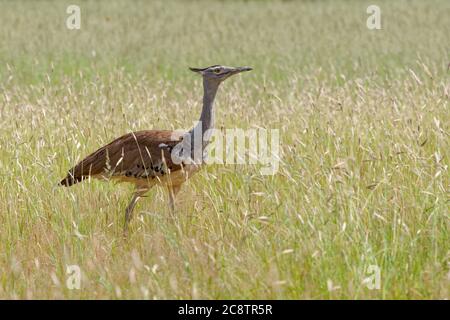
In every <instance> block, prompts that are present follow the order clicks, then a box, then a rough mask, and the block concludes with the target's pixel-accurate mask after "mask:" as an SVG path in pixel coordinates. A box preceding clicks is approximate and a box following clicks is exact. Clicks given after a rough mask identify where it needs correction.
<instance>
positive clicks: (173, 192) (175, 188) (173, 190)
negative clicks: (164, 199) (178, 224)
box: [168, 185, 181, 216]
mask: <svg viewBox="0 0 450 320" xmlns="http://www.w3.org/2000/svg"><path fill="white" fill-rule="evenodd" d="M168 189H169V207H170V213H171V214H172V215H173V216H174V215H175V198H176V196H177V194H178V192H180V189H181V185H169V186H168Z"/></svg>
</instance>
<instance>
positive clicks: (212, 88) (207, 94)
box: [190, 79, 220, 149]
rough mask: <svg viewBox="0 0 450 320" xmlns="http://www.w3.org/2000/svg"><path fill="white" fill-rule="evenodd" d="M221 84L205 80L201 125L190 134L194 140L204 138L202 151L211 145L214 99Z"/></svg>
mask: <svg viewBox="0 0 450 320" xmlns="http://www.w3.org/2000/svg"><path fill="white" fill-rule="evenodd" d="M219 84H220V83H219V82H218V81H211V80H207V79H203V108H202V113H201V115H200V120H199V123H198V124H197V125H196V126H195V127H194V128H192V129H191V131H190V134H191V136H192V137H193V138H194V139H195V137H199V136H201V137H202V141H203V142H202V144H201V145H202V149H203V148H205V147H206V146H207V145H208V143H209V140H210V138H211V132H212V131H211V130H210V129H214V99H215V97H216V93H217V89H218V88H219ZM197 130H198V131H197ZM208 130H210V131H208ZM205 132H206V134H205ZM200 134H201V135H200Z"/></svg>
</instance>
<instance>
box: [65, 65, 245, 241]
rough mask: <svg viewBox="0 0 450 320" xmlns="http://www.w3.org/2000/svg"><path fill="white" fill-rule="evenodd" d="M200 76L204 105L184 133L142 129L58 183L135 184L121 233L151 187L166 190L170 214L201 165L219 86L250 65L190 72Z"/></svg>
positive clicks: (82, 163) (93, 155) (98, 153)
mask: <svg viewBox="0 0 450 320" xmlns="http://www.w3.org/2000/svg"><path fill="white" fill-rule="evenodd" d="M189 69H190V70H191V71H193V72H195V73H197V74H200V75H201V76H202V78H203V107H202V111H201V115H200V119H199V121H198V122H197V123H196V124H195V125H194V126H193V127H192V128H191V129H190V130H189V131H186V132H183V131H176V130H143V131H137V132H131V133H127V134H125V135H123V136H121V137H119V138H117V139H115V140H113V141H112V142H110V143H109V144H107V145H105V146H103V147H101V148H99V149H98V150H96V151H95V152H93V153H91V154H90V155H88V156H87V157H86V158H84V159H83V160H82V161H80V162H79V163H78V164H77V165H75V166H74V167H73V168H71V169H70V170H69V171H68V173H67V175H66V176H65V177H64V179H62V180H61V181H60V183H59V185H60V186H65V187H70V186H72V185H74V184H77V183H80V182H82V181H84V180H87V179H90V178H95V179H100V180H104V181H116V182H126V183H131V184H134V187H135V188H134V192H133V195H132V197H131V201H130V202H129V204H128V206H127V207H126V209H125V221H124V226H123V231H124V234H125V235H126V234H128V226H129V223H130V221H131V220H132V216H133V210H134V208H135V206H136V203H137V202H138V201H139V199H140V198H142V197H143V196H144V195H145V194H146V193H147V192H148V191H149V190H150V189H151V188H152V187H153V186H155V185H161V186H165V187H166V189H167V191H168V193H169V207H170V211H171V212H172V213H174V212H175V199H176V196H177V194H178V193H179V191H180V189H181V186H182V184H183V183H184V182H185V181H186V180H188V179H189V178H190V177H192V175H193V174H194V173H196V172H197V171H199V170H200V169H201V167H202V166H203V164H204V159H205V157H206V153H207V152H206V147H207V146H208V144H209V142H210V140H211V130H212V129H214V101H215V98H216V94H217V90H218V88H219V86H220V84H221V83H222V82H223V81H224V80H226V79H228V78H229V77H231V76H233V75H236V74H238V73H241V72H245V71H250V70H252V68H251V67H227V66H222V65H213V66H210V67H206V68H189Z"/></svg>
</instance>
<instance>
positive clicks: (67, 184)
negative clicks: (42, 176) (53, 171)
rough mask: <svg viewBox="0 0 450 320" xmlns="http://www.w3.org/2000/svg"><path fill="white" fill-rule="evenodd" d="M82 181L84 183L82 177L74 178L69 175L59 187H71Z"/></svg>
mask: <svg viewBox="0 0 450 320" xmlns="http://www.w3.org/2000/svg"><path fill="white" fill-rule="evenodd" d="M80 181H83V178H82V177H74V176H73V175H71V174H68V175H67V176H66V177H65V178H64V179H62V180H61V181H60V182H59V185H60V186H63V187H70V186H72V185H74V184H75V183H78V182H80Z"/></svg>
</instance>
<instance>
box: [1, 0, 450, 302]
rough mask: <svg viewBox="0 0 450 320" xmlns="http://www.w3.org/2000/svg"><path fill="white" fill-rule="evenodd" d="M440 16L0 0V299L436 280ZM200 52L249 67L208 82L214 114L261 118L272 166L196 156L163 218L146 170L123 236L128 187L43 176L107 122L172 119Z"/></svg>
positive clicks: (443, 53) (449, 79) (397, 8)
mask: <svg viewBox="0 0 450 320" xmlns="http://www.w3.org/2000/svg"><path fill="white" fill-rule="evenodd" d="M75 2H76V3H75ZM70 4H78V5H79V6H80V8H81V29H80V30H68V29H67V28H66V19H67V17H68V14H67V13H66V8H67V6H68V5H70ZM370 4H377V5H378V6H379V7H380V8H381V23H382V29H381V30H369V29H368V28H367V27H366V20H367V18H368V17H369V14H367V13H366V8H367V7H368V6H369V5H370ZM449 17H450V2H449V1H447V0H441V1H438V0H435V1H419V0H415V1H379V0H377V1H285V2H272V1H245V2H241V1H226V2H225V1H221V2H211V1H183V2H181V1H168V2H167V3H165V2H147V1H135V2H128V1H119V0H114V1H96V2H94V1H89V2H88V1H79V0H77V1H0V80H1V82H0V298H6V299H11V298H25V299H31V298H42V299H52V298H64V299H65V298H68V299H77V298H82V299H115V298H125V299H136V298H144V299H180V298H185V299H190V298H208V299H209V298H223V299H231V298H242V299H247V298H253V299H255V298H261V299H281V298H284V299H313V298H317V299H354V298H356V299H402V298H418V299H431V298H434V299H436V298H437V299H448V298H450V293H449V288H450V285H449V281H450V271H449V267H450V261H449V258H450V250H449V243H450V241H449V186H450V179H449V167H448V166H449V156H450V146H449V142H450V140H449V125H450V112H449V111H450V110H449V96H450V71H448V69H447V66H448V64H449V63H450V41H449V35H450V18H449ZM213 64H224V65H231V66H241V65H249V66H252V67H253V68H254V70H253V71H252V72H250V73H246V74H243V75H240V76H236V77H234V78H232V79H229V80H227V81H226V82H225V83H224V84H223V85H222V86H221V88H220V90H219V94H218V97H217V99H218V100H217V103H216V110H217V123H216V125H217V127H218V128H221V127H223V128H243V129H247V128H253V127H263V128H267V129H278V130H279V132H280V147H281V155H280V156H281V163H280V167H279V171H278V173H277V174H276V175H273V176H263V175H260V174H259V171H258V170H257V168H255V166H250V165H248V166H245V165H227V166H220V165H213V166H210V167H207V168H206V169H205V170H203V171H202V172H201V173H199V174H198V175H196V176H195V177H194V178H193V179H191V180H190V181H189V182H188V183H187V184H186V185H185V186H184V189H183V191H182V192H181V194H180V196H179V198H178V203H177V204H178V207H177V217H176V219H175V221H173V220H171V219H169V218H168V217H169V207H168V205H167V198H166V194H165V190H162V189H158V188H155V189H153V190H152V191H151V192H150V193H149V197H148V198H145V199H144V200H143V201H141V202H140V203H139V204H138V207H137V209H136V213H137V215H136V219H135V220H133V222H132V224H131V235H130V237H129V239H127V240H124V239H123V238H122V223H123V215H124V209H125V207H126V205H127V204H128V201H129V200H130V196H131V191H132V188H131V186H127V185H114V184H112V183H110V184H108V183H103V182H100V181H92V182H91V183H83V184H79V185H76V186H74V187H72V188H69V189H67V188H60V187H58V186H57V182H58V181H59V180H60V179H61V178H62V177H63V176H64V175H65V174H66V171H67V170H68V169H69V168H70V167H71V166H72V165H74V164H75V163H76V162H77V161H79V160H81V158H82V157H84V156H86V155H88V154H89V153H90V152H92V151H94V150H96V149H97V148H98V147H100V146H102V145H103V144H105V143H107V142H109V141H110V140H112V139H113V138H115V137H117V136H119V135H122V134H124V133H126V132H129V131H132V130H141V129H152V128H154V129H157V128H161V129H180V128H189V127H190V126H191V125H192V124H193V122H194V121H195V120H197V119H198V117H199V114H200V108H201V95H202V87H201V79H200V77H199V76H198V75H196V74H193V73H192V72H190V71H189V70H188V67H189V66H195V67H204V66H208V65H213ZM70 265H77V266H79V268H80V270H81V274H82V278H81V288H80V289H79V290H77V289H73V290H70V289H69V288H68V287H67V285H66V281H67V279H68V277H69V276H70V275H69V274H67V266H70ZM373 265H375V266H377V267H378V268H379V270H380V275H381V282H380V287H379V289H373V290H370V289H369V288H368V286H367V285H366V283H365V282H364V279H366V278H368V277H370V276H371V273H370V272H368V268H369V266H373Z"/></svg>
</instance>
